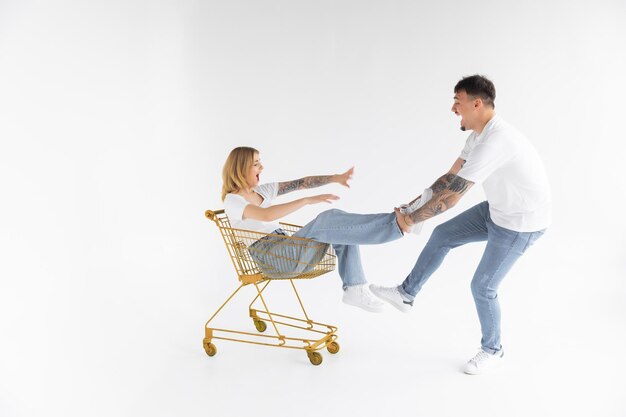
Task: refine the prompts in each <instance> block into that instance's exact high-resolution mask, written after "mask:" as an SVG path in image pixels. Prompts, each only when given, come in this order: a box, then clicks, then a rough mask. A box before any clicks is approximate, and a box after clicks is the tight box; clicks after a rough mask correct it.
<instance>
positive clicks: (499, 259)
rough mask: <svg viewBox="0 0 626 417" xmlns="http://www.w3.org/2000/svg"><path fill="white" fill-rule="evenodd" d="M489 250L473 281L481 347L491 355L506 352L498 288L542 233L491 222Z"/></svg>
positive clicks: (489, 227) (484, 255) (486, 249)
mask: <svg viewBox="0 0 626 417" xmlns="http://www.w3.org/2000/svg"><path fill="white" fill-rule="evenodd" d="M487 229H488V239H487V247H486V248H485V252H484V253H483V256H482V259H481V261H480V263H479V264H478V268H477V269H476V272H475V274H474V278H473V279H472V295H473V296H474V302H475V303H476V310H477V312H478V318H479V320H480V328H481V331H482V339H481V347H482V349H483V350H484V351H485V352H487V353H491V354H495V353H497V352H499V351H500V350H501V349H502V345H501V343H500V303H499V302H498V287H499V286H500V283H501V282H502V280H503V279H504V277H505V276H506V274H507V273H508V272H509V271H510V270H511V268H512V267H513V265H514V264H515V262H516V261H517V260H518V259H519V257H520V256H522V254H523V253H524V252H525V251H526V249H528V247H530V246H531V245H532V244H533V243H534V242H535V241H536V240H537V239H538V238H539V237H541V236H542V235H543V231H539V232H529V233H524V232H515V231H513V230H509V229H505V228H503V227H500V226H498V225H496V224H494V223H493V222H492V221H491V220H489V222H488V223H487Z"/></svg>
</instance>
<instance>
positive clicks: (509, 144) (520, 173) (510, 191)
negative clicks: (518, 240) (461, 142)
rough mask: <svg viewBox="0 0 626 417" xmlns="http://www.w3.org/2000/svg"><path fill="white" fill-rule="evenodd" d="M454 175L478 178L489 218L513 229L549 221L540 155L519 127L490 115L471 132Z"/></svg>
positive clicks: (533, 227)
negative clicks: (459, 168) (486, 121)
mask: <svg viewBox="0 0 626 417" xmlns="http://www.w3.org/2000/svg"><path fill="white" fill-rule="evenodd" d="M460 158H462V159H464V160H465V161H466V162H465V164H464V165H463V168H461V170H460V171H459V172H458V174H457V175H458V176H459V177H461V178H464V179H466V180H469V181H472V182H474V183H482V185H483V188H484V190H485V195H486V196H487V201H488V202H489V213H490V215H491V220H493V222H494V223H495V224H497V225H498V226H501V227H504V228H506V229H510V230H514V231H517V232H536V231H539V230H543V229H545V228H546V227H548V226H549V225H550V223H551V222H552V202H551V196H550V185H549V183H548V178H547V176H546V173H545V169H544V166H543V163H542V161H541V158H540V157H539V155H538V154H537V151H536V150H535V148H534V147H533V146H532V144H531V143H530V142H529V141H528V139H526V137H524V135H522V134H521V133H520V132H519V131H517V130H516V129H515V128H513V127H512V126H511V125H509V124H508V123H506V122H504V121H503V120H502V119H501V118H500V117H499V116H497V115H496V116H494V117H493V118H492V119H491V120H490V121H489V122H488V123H487V125H485V128H484V129H483V131H482V132H481V133H480V134H476V132H472V133H471V134H470V135H469V137H468V138H467V141H466V143H465V147H464V148H463V151H462V152H461V155H460Z"/></svg>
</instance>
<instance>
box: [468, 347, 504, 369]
mask: <svg viewBox="0 0 626 417" xmlns="http://www.w3.org/2000/svg"><path fill="white" fill-rule="evenodd" d="M503 360H504V351H503V350H501V351H499V352H496V353H494V354H491V353H488V352H485V351H484V350H482V349H481V350H480V351H479V352H478V353H477V354H476V356H474V357H473V358H472V359H470V360H469V361H468V362H467V364H466V365H465V369H464V372H465V373H466V374H469V375H478V374H482V373H485V372H487V371H490V370H492V369H493V368H496V367H497V366H499V365H501V364H502V361H503Z"/></svg>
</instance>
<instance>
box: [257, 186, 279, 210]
mask: <svg viewBox="0 0 626 417" xmlns="http://www.w3.org/2000/svg"><path fill="white" fill-rule="evenodd" d="M254 191H256V192H257V193H259V194H261V195H262V196H263V200H264V201H263V206H267V205H268V204H271V203H272V201H274V200H275V199H276V197H278V183H277V182H270V183H267V184H261V185H259V186H257V187H256V188H255V189H254Z"/></svg>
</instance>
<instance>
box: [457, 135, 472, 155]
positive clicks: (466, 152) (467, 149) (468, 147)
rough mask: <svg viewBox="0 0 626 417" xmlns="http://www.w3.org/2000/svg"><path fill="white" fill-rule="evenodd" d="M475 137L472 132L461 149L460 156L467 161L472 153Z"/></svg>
mask: <svg viewBox="0 0 626 417" xmlns="http://www.w3.org/2000/svg"><path fill="white" fill-rule="evenodd" d="M473 138H474V133H472V134H470V135H469V136H468V137H467V140H466V141H465V146H464V147H463V150H462V151H461V155H459V158H461V159H463V160H465V161H467V158H469V156H470V153H472V147H473V146H472V144H473V140H472V139H473Z"/></svg>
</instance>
